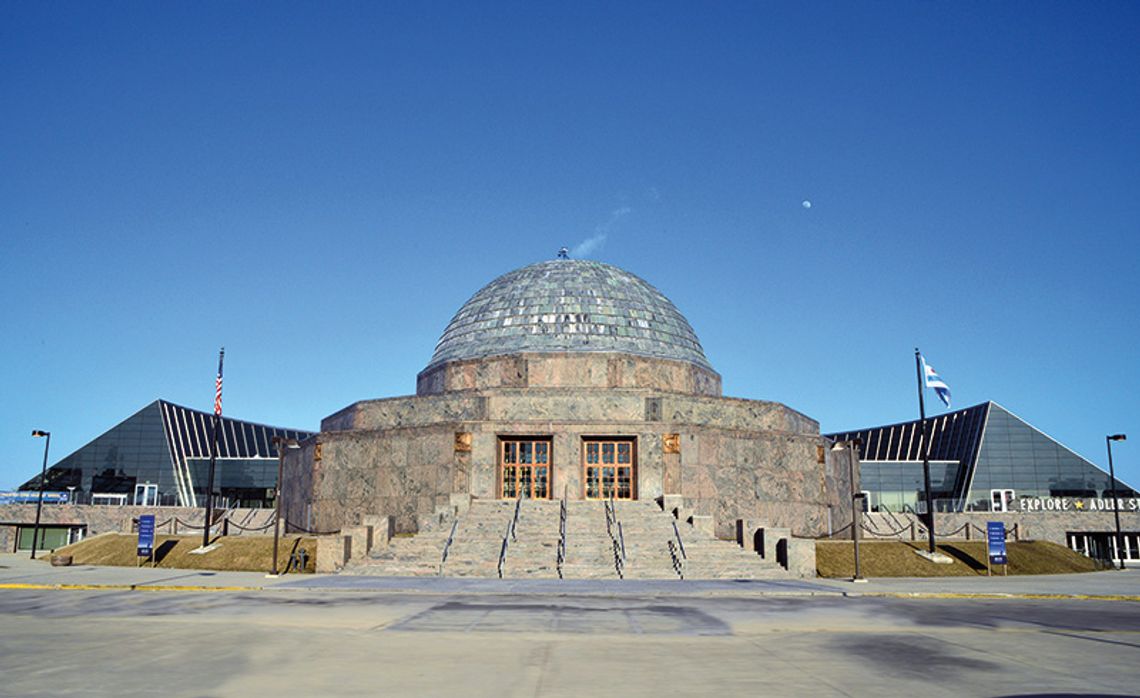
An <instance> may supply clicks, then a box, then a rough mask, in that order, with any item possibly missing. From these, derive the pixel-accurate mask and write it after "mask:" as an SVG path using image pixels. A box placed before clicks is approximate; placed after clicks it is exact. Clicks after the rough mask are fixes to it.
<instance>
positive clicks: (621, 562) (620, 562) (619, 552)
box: [602, 490, 625, 579]
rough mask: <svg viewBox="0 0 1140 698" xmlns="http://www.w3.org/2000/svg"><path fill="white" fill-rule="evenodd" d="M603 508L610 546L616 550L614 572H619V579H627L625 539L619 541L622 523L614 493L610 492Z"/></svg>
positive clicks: (603, 503) (603, 502)
mask: <svg viewBox="0 0 1140 698" xmlns="http://www.w3.org/2000/svg"><path fill="white" fill-rule="evenodd" d="M602 506H603V508H604V510H605V513H606V533H608V534H609V536H610V544H611V546H612V547H613V550H614V571H615V572H617V576H618V579H625V539H624V537H623V538H622V539H621V542H619V541H618V538H619V537H620V536H621V535H622V534H621V522H619V521H618V520H617V509H616V508H615V507H614V493H613V491H612V490H611V491H610V497H609V499H606V500H603V501H602ZM614 524H617V526H616V528H617V530H618V533H617V535H616V536H615V535H614V528H615V526H614Z"/></svg>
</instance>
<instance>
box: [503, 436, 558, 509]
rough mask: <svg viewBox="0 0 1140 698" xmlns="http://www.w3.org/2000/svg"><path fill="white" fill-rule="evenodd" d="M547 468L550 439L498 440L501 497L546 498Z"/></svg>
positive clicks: (547, 490)
mask: <svg viewBox="0 0 1140 698" xmlns="http://www.w3.org/2000/svg"><path fill="white" fill-rule="evenodd" d="M550 469H551V462H550V439H502V440H500V441H499V474H500V478H499V479H500V481H501V482H502V488H501V490H500V491H501V492H502V493H503V499H515V498H516V497H522V498H524V499H549V498H550V472H551V470H550Z"/></svg>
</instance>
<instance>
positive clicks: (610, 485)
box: [602, 468, 614, 497]
mask: <svg viewBox="0 0 1140 698" xmlns="http://www.w3.org/2000/svg"><path fill="white" fill-rule="evenodd" d="M613 491H614V469H613V468H602V496H604V497H609V496H610V495H611V494H613Z"/></svg>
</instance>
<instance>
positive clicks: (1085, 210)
mask: <svg viewBox="0 0 1140 698" xmlns="http://www.w3.org/2000/svg"><path fill="white" fill-rule="evenodd" d="M1138 26H1140V3H1135V2H1098V3H1077V2H1069V3H1061V4H1057V3H1048V2H1033V3H1030V2H1007V3H917V2H912V3H907V2H889V3H849V2H836V3H781V4H770V3H759V2H747V3H744V2H718V3H666V2H654V3H606V2H599V3H554V2H519V3H512V4H506V3H459V2H456V3H447V4H437V3H379V2H375V3H373V2H368V3H363V2H362V3H348V2H343V3H312V4H296V5H290V4H285V3H252V2H247V3H222V2H205V3H129V2H123V3H86V2H81V3H60V2H53V3H31V2H28V3H18V2H9V3H4V4H3V5H2V6H0V104H2V107H0V290H2V294H3V295H2V298H3V302H2V303H0V329H2V333H3V334H2V338H3V341H2V342H0V366H2V367H3V369H2V371H3V376H2V381H0V385H2V386H3V387H2V388H0V390H2V392H3V396H4V399H3V400H0V454H2V455H0V486H2V487H13V486H15V485H17V484H19V483H20V482H22V481H23V480H24V479H26V478H28V477H31V476H32V475H33V474H34V473H35V472H37V471H38V469H39V464H40V458H41V456H42V441H40V440H37V439H32V438H31V437H30V436H29V434H30V432H31V430H32V429H46V430H50V431H51V432H52V433H53V443H52V451H53V453H52V458H51V461H52V462H55V461H56V460H58V459H59V458H62V457H63V456H65V455H67V454H68V453H70V452H71V451H72V450H74V449H76V448H78V447H79V446H81V445H83V444H84V443H86V442H87V441H89V440H90V439H92V438H93V437H95V436H97V435H98V434H100V433H102V432H103V431H104V430H106V429H108V428H109V427H111V426H113V425H114V424H115V423H117V422H118V421H120V420H121V419H123V418H125V417H127V416H128V415H130V414H132V413H133V412H134V411H136V410H138V409H139V408H141V407H142V406H144V405H146V404H147V403H149V402H150V401H152V400H154V399H156V398H160V397H161V398H165V399H168V400H171V401H173V402H176V403H180V404H183V405H188V406H191V407H196V408H199V409H207V410H208V409H210V406H211V402H212V396H213V389H214V385H213V384H214V372H215V368H216V362H217V350H218V347H219V346H222V345H225V347H226V381H225V408H226V413H227V414H229V415H232V416H234V417H238V418H242V419H249V420H253V421H258V422H263V423H269V424H275V425H281V426H290V427H296V428H305V429H316V428H317V426H318V424H319V421H320V419H321V418H322V417H323V416H326V415H328V414H330V413H332V412H334V411H336V410H338V409H340V408H342V407H344V406H346V405H348V404H350V403H352V402H354V401H356V400H361V399H367V398H378V397H389V396H395V395H405V394H410V393H413V392H414V390H415V375H416V372H417V371H419V370H420V369H422V368H423V367H424V366H425V365H426V364H427V361H428V359H429V357H430V356H431V353H432V349H433V347H434V344H435V341H436V339H437V338H438V335H439V333H440V332H441V331H442V330H443V328H444V326H445V325H446V323H447V321H448V320H449V319H450V317H451V315H452V313H454V312H455V310H456V309H457V308H458V307H459V306H460V305H461V304H462V303H463V301H464V300H466V299H467V298H468V297H469V296H470V295H471V294H472V293H474V292H475V291H476V290H477V289H478V288H479V287H481V286H482V285H483V284H485V283H486V282H488V281H490V280H491V279H492V278H494V277H495V276H497V275H499V274H500V273H503V272H506V271H509V270H511V269H514V268H516V267H519V266H523V265H525V264H529V263H531V262H535V261H538V260H542V259H547V258H550V257H552V256H553V255H554V253H555V252H556V251H557V249H558V247H559V246H561V245H567V246H570V247H576V246H581V245H585V246H586V247H587V248H592V249H591V250H590V251H589V252H588V255H589V256H590V257H593V258H596V259H600V260H602V261H606V262H610V263H612V264H616V265H618V266H620V267H623V268H625V269H628V270H630V271H632V272H634V273H636V274H638V275H640V276H642V277H644V278H646V279H647V280H649V281H650V282H652V283H654V284H655V285H656V286H658V287H659V288H660V289H661V290H662V291H663V292H664V293H665V294H666V295H667V296H669V297H670V298H671V299H672V300H673V301H674V302H675V303H676V305H677V306H678V307H679V308H680V309H681V311H682V312H683V313H685V314H686V315H687V317H688V318H689V319H690V321H691V323H692V324H693V326H694V328H695V329H696V331H697V333H698V335H699V336H700V338H701V340H702V342H703V344H704V347H705V350H706V353H707V354H708V357H709V359H710V360H711V361H712V363H713V365H714V366H715V367H716V368H717V369H718V370H719V371H720V372H721V374H722V375H723V376H724V387H725V392H726V394H728V395H732V396H737V397H749V398H759V399H767V400H777V401H780V402H783V403H786V404H788V405H790V406H792V407H794V408H795V409H798V410H800V411H802V412H804V413H806V414H808V415H810V416H812V417H814V418H815V419H818V420H819V421H820V423H821V424H822V426H823V429H824V430H825V431H828V430H842V429H849V428H856V427H863V426H870V425H877V424H882V423H887V422H891V421H896V420H905V419H912V418H914V417H916V413H917V404H916V402H917V398H916V391H915V376H914V364H913V353H912V352H913V349H914V347H915V346H919V347H921V348H922V349H923V350H924V352H925V353H926V355H927V357H928V359H929V361H930V362H931V364H932V365H934V366H935V367H936V368H937V369H938V371H939V372H940V373H941V374H942V375H943V377H944V378H945V379H946V380H947V381H948V382H949V384H950V385H951V387H952V388H953V390H954V399H955V407H960V406H968V405H972V404H976V403H978V402H981V401H984V400H989V399H992V400H995V401H997V402H999V403H1001V404H1003V405H1004V406H1006V407H1007V408H1009V409H1010V410H1012V411H1013V412H1015V413H1016V414H1018V415H1020V416H1022V417H1023V418H1025V419H1027V420H1028V421H1029V422H1030V423H1032V424H1034V425H1035V426H1037V427H1039V428H1041V429H1043V430H1044V431H1046V432H1047V433H1049V434H1050V435H1052V436H1054V437H1055V438H1057V439H1058V440H1059V441H1061V442H1062V443H1064V444H1066V445H1068V446H1070V447H1071V448H1073V449H1075V450H1076V451H1077V452H1079V453H1081V454H1082V455H1084V456H1086V457H1088V458H1090V459H1092V460H1093V461H1094V462H1096V463H1098V464H1101V465H1102V466H1103V465H1105V463H1106V458H1105V448H1104V435H1105V434H1106V433H1109V432H1118V431H1122V432H1127V433H1129V434H1130V435H1131V437H1132V439H1133V440H1132V441H1128V442H1126V443H1123V444H1118V448H1117V449H1116V451H1115V455H1116V461H1117V465H1118V471H1119V473H1120V475H1121V476H1122V477H1123V479H1125V480H1127V481H1130V482H1131V484H1133V485H1140V408H1138V407H1137V392H1138V390H1137V389H1138V387H1140V386H1138V381H1137V377H1136V376H1137V372H1136V370H1135V368H1134V364H1135V363H1136V362H1137V359H1138V358H1140V357H1138V349H1137V347H1138V346H1140V329H1138V328H1140V323H1138V322H1137V318H1138V316H1140V290H1138V284H1137V280H1136V272H1137V268H1138V262H1140V254H1138V242H1137V241H1138V234H1140V195H1138V193H1140V126H1138V125H1140V80H1138V79H1137V76H1138V75H1140V49H1137V45H1136V28H1137V27H1138ZM805 200H808V201H810V202H811V204H812V205H811V207H810V208H806V207H805V206H804V205H803V203H802V202H804V201H805ZM587 243H589V244H587Z"/></svg>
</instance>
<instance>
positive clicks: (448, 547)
mask: <svg viewBox="0 0 1140 698" xmlns="http://www.w3.org/2000/svg"><path fill="white" fill-rule="evenodd" d="M458 525H459V519H456V520H455V521H452V522H451V533H448V534H447V540H446V541H444V543H443V557H442V558H440V561H439V574H440V576H441V577H442V576H443V564H444V563H445V562H447V551H449V550H451V541H453V540H455V528H456V527H457V526H458Z"/></svg>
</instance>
